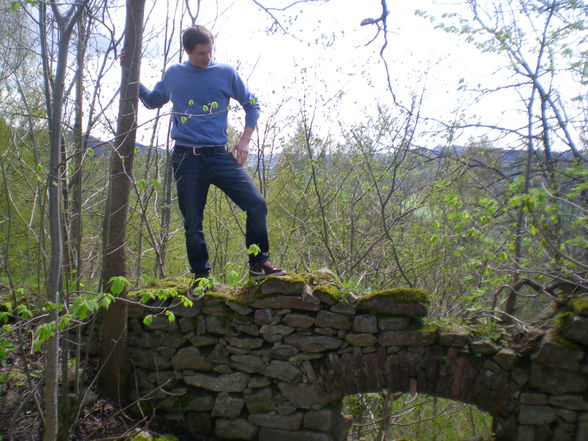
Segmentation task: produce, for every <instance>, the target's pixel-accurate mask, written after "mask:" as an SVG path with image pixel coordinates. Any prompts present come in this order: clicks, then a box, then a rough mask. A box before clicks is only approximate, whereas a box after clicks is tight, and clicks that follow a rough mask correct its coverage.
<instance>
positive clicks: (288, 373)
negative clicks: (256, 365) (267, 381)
mask: <svg viewBox="0 0 588 441" xmlns="http://www.w3.org/2000/svg"><path fill="white" fill-rule="evenodd" d="M263 374H264V375H265V376H266V377H270V378H277V379H279V380H282V381H289V382H291V381H294V380H296V379H297V378H299V377H300V376H301V375H302V372H300V369H298V368H297V367H296V366H293V365H292V364H291V363H288V362H287V361H281V360H273V361H272V362H271V363H270V364H269V366H267V367H266V368H265V370H264V371H263Z"/></svg>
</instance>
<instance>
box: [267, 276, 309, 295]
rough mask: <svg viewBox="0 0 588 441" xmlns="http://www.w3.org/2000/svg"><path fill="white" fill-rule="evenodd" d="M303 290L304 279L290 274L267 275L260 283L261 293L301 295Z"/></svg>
mask: <svg viewBox="0 0 588 441" xmlns="http://www.w3.org/2000/svg"><path fill="white" fill-rule="evenodd" d="M303 292H304V280H302V279H297V278H294V277H290V276H282V277H268V278H267V279H265V281H264V282H263V283H262V285H261V293H262V294H263V295H269V294H286V295H302V293H303Z"/></svg>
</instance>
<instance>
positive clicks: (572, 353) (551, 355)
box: [531, 339, 584, 372]
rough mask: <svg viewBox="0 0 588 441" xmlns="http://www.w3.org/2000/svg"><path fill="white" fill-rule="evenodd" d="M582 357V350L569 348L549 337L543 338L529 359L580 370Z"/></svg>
mask: <svg viewBox="0 0 588 441" xmlns="http://www.w3.org/2000/svg"><path fill="white" fill-rule="evenodd" d="M583 358H584V352H583V351H580V350H577V349H572V348H569V347H567V346H564V345H561V344H559V343H558V342H556V341H553V340H549V339H546V340H544V341H543V343H542V344H541V346H540V347H539V351H538V352H537V353H535V354H533V355H532V356H531V360H533V361H535V362H537V363H541V364H543V365H545V366H549V367H552V368H557V369H565V370H568V371H572V372H578V371H580V362H581V361H582V359H583Z"/></svg>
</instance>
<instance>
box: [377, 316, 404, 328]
mask: <svg viewBox="0 0 588 441" xmlns="http://www.w3.org/2000/svg"><path fill="white" fill-rule="evenodd" d="M411 323H412V320H411V319H410V318H408V317H381V318H379V319H378V328H379V329H380V331H404V330H406V329H408V328H409V327H410V325H411Z"/></svg>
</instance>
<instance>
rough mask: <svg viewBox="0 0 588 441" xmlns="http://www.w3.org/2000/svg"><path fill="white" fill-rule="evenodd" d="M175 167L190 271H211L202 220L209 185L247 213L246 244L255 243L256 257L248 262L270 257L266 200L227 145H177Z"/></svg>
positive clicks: (201, 274) (173, 165)
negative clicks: (189, 146) (257, 248)
mask: <svg viewBox="0 0 588 441" xmlns="http://www.w3.org/2000/svg"><path fill="white" fill-rule="evenodd" d="M172 167H173V171H174V178H175V180H176V186H177V189H178V202H179V204H180V211H181V212H182V215H183V216H184V230H185V233H186V249H187V252H188V262H189V264H190V270H191V271H192V272H193V273H194V274H196V275H200V276H205V275H207V274H208V273H209V271H210V263H209V262H208V248H207V247H206V241H205V239H204V231H203V229H202V221H203V219H204V206H205V205H206V198H207V195H208V189H209V187H210V184H212V185H215V186H217V187H218V188H220V189H221V190H222V191H223V192H224V193H225V194H226V195H227V196H229V198H231V200H232V201H233V202H234V203H235V204H237V206H238V207H239V208H240V209H241V210H244V211H245V212H247V222H246V230H245V245H246V246H247V248H249V246H250V245H252V244H256V245H257V246H259V248H260V249H261V253H260V254H258V255H257V256H253V255H249V263H250V264H253V263H257V262H263V261H265V260H267V254H268V252H269V241H268V237H267V223H266V217H267V206H266V203H265V199H264V197H263V195H262V194H261V193H260V191H259V190H258V189H257V186H256V185H255V184H254V183H253V180H252V179H251V177H250V176H249V175H248V174H247V172H246V171H245V169H244V168H243V167H242V166H241V165H239V163H238V162H237V161H236V160H235V158H233V155H232V154H231V153H229V152H227V150H226V149H225V147H224V146H216V147H200V148H196V149H192V148H188V147H179V146H176V148H174V152H173V155H172Z"/></svg>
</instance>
